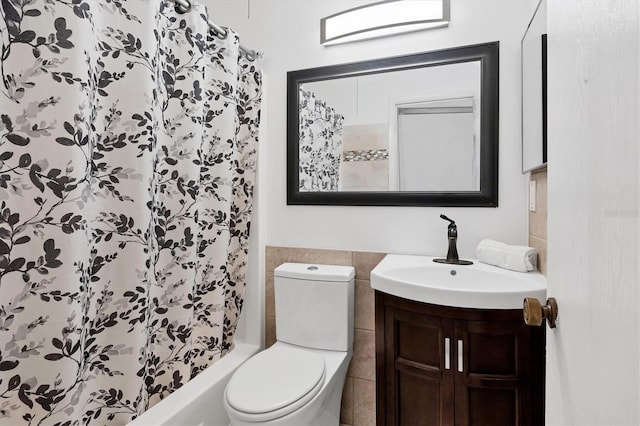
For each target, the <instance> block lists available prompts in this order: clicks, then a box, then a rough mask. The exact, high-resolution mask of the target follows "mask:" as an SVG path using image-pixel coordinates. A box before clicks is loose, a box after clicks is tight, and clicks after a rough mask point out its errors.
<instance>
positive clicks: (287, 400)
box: [225, 347, 325, 422]
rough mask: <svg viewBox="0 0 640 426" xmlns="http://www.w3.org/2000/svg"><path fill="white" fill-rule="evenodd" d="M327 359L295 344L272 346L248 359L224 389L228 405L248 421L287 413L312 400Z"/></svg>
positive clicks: (260, 420) (320, 385)
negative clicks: (290, 345)
mask: <svg viewBox="0 0 640 426" xmlns="http://www.w3.org/2000/svg"><path fill="white" fill-rule="evenodd" d="M324 378H325V361H324V358H323V357H322V356H321V355H319V354H317V353H313V352H309V351H305V350H302V349H297V348H292V347H272V348H270V349H267V350H265V351H262V352H260V353H259V354H257V355H255V356H253V357H252V358H250V359H249V360H247V361H246V362H245V363H244V364H242V366H240V368H238V370H237V371H236V372H235V373H234V374H233V376H232V377H231V379H230V380H229V383H228V384H227V388H226V390H225V405H227V408H228V409H231V410H232V411H233V413H234V416H235V417H237V418H238V419H240V420H243V421H247V422H266V421H269V420H273V419H276V418H279V417H282V416H285V415H287V414H289V413H291V412H293V411H295V410H297V409H298V408H300V407H302V406H303V405H305V404H306V403H307V402H309V401H310V400H311V399H312V398H313V397H314V396H315V395H316V394H317V393H318V392H319V391H320V389H321V388H322V385H323V383H324Z"/></svg>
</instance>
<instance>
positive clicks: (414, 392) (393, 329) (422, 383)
mask: <svg viewBox="0 0 640 426" xmlns="http://www.w3.org/2000/svg"><path fill="white" fill-rule="evenodd" d="M452 331H453V322H452V321H451V320H448V319H444V318H440V317H435V316H430V315H425V314H420V313H416V312H410V311H405V310H401V309H395V308H391V307H388V306H387V307H385V348H386V349H385V354H384V356H385V366H386V367H385V372H384V374H385V381H386V389H387V391H386V397H385V405H386V409H385V412H386V421H384V422H383V424H385V425H451V424H452V423H453V394H454V391H453V376H452V374H453V365H452V364H451V361H450V358H449V359H446V358H445V352H446V350H447V348H446V346H447V340H445V339H448V342H449V344H450V345H452V342H453V339H452V337H453V333H452ZM450 348H452V346H450Z"/></svg>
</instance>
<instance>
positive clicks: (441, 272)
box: [371, 254, 547, 309]
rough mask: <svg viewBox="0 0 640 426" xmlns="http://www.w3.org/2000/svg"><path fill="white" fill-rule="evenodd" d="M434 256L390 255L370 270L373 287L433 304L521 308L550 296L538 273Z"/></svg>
mask: <svg viewBox="0 0 640 426" xmlns="http://www.w3.org/2000/svg"><path fill="white" fill-rule="evenodd" d="M433 259H435V258H434V257H430V256H412V255H399V254H389V255H387V256H385V258H384V259H383V260H382V262H380V263H379V264H378V266H376V267H375V268H374V269H373V271H371V287H373V288H374V289H376V290H379V291H382V292H384V293H388V294H392V295H394V296H398V297H402V298H405V299H410V300H415V301H418V302H425V303H431V304H434V305H443V306H454V307H460V308H476V309H521V308H522V301H523V299H524V298H525V297H535V298H537V299H539V300H541V301H544V300H546V297H547V280H546V278H545V277H544V275H542V274H540V273H539V272H515V271H510V270H507V269H501V268H497V267H495V266H491V265H487V264H485V263H480V262H478V261H477V260H473V265H468V266H459V265H447V264H441V263H435V262H434V261H433Z"/></svg>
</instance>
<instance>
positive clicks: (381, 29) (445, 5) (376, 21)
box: [320, 0, 450, 46]
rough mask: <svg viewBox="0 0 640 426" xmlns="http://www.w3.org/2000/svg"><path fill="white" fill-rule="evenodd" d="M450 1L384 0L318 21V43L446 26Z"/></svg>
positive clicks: (333, 42)
mask: <svg viewBox="0 0 640 426" xmlns="http://www.w3.org/2000/svg"><path fill="white" fill-rule="evenodd" d="M449 2H450V0H385V1H380V2H376V3H372V4H368V5H365V6H360V7H356V8H353V9H349V10H345V11H343V12H340V13H336V14H335V15H331V16H327V17H326V18H322V19H321V20H320V43H321V44H323V45H325V46H329V45H332V44H338V43H348V42H351V41H358V40H365V39H369V38H377V37H385V36H388V35H394V34H400V33H407V32H412V31H420V30H426V29H431V28H440V27H446V26H448V25H449V17H450V4H449Z"/></svg>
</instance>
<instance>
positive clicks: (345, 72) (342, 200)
mask: <svg viewBox="0 0 640 426" xmlns="http://www.w3.org/2000/svg"><path fill="white" fill-rule="evenodd" d="M499 46H500V44H499V42H497V41H496V42H490V43H483V44H476V45H470V46H463V47H456V48H452V49H443V50H436V51H430V52H424V53H418V54H412V55H407V56H396V57H391V58H384V59H375V60H370V61H363V62H353V63H348V64H340V65H330V66H324V67H319V68H309V69H304V70H297V71H289V72H288V73H287V205H340V206H439V207H497V206H498V142H499V127H498V123H499V120H498V115H499V114H498V112H499V82H500V79H499ZM470 61H480V68H481V77H480V81H481V89H480V93H481V102H480V108H481V116H480V138H481V139H480V140H481V145H480V190H479V191H469V192H410V191H403V192H397V191H396V192H391V191H389V192H387V191H385V192H382V191H375V192H374V191H371V192H349V191H340V192H300V190H299V188H300V181H299V123H298V118H299V114H298V104H299V99H298V92H299V90H298V88H299V86H300V85H301V84H304V83H308V82H313V81H319V80H331V79H336V78H343V77H353V76H358V75H366V74H377V73H383V72H388V71H398V70H403V69H413V68H421V67H430V66H437V65H447V64H456V63H461V62H470Z"/></svg>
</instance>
